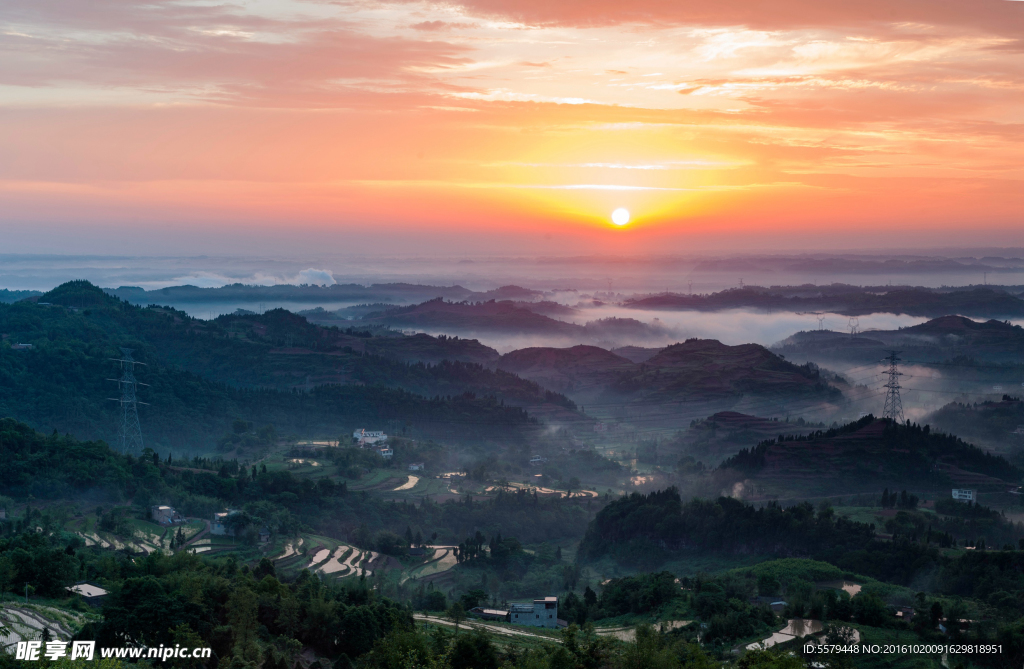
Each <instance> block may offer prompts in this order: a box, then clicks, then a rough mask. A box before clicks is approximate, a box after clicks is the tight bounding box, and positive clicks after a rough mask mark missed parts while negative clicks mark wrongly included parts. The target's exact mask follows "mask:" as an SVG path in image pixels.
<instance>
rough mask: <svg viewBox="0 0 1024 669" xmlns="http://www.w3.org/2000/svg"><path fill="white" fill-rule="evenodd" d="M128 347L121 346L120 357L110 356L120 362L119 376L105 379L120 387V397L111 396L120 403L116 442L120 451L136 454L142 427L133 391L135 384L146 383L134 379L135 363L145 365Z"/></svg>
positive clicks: (139, 447)
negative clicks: (118, 429) (119, 421)
mask: <svg viewBox="0 0 1024 669" xmlns="http://www.w3.org/2000/svg"><path fill="white" fill-rule="evenodd" d="M132 350H133V349H130V348H122V349H121V355H122V356H123V357H121V358H111V360H113V361H114V362H119V363H121V378H119V379H107V380H108V381H114V382H115V383H117V384H118V386H119V387H120V388H121V397H111V398H109V399H111V400H112V401H114V402H118V403H120V405H121V429H120V432H119V433H118V444H119V446H120V448H121V452H122V453H131V454H133V455H138V454H139V453H141V452H142V427H141V426H140V425H139V410H138V405H139V404H146V403H145V402H140V401H139V400H138V399H137V398H136V396H135V391H136V387H137V386H144V385H147V384H145V383H139V382H138V381H136V380H135V365H145V364H146V363H144V362H136V361H135V360H134V359H133V358H132Z"/></svg>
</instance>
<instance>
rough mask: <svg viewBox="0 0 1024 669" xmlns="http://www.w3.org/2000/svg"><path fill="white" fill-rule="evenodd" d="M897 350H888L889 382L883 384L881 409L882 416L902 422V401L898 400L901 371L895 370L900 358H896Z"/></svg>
mask: <svg viewBox="0 0 1024 669" xmlns="http://www.w3.org/2000/svg"><path fill="white" fill-rule="evenodd" d="M898 353H899V351H890V352H889V357H888V361H889V382H888V383H886V384H885V387H886V391H885V408H884V409H882V416H883V417H884V418H889V419H890V420H892V421H893V422H897V423H903V422H905V421H906V419H905V418H904V417H903V402H902V401H901V400H900V380H899V377H901V376H903V373H902V372H900V371H899V370H897V364H898V363H899V361H900V359H899V358H897V357H896V356H897V354H898Z"/></svg>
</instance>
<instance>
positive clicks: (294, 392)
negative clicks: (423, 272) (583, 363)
mask: <svg viewBox="0 0 1024 669" xmlns="http://www.w3.org/2000/svg"><path fill="white" fill-rule="evenodd" d="M43 298H44V299H41V300H39V302H40V303H36V302H30V301H22V302H18V303H15V304H9V305H0V334H2V335H3V341H4V344H3V345H0V415H7V416H11V417H15V418H19V419H22V420H25V421H27V422H29V423H30V424H32V425H34V426H37V427H39V428H40V429H45V430H51V429H54V428H57V429H59V430H61V431H71V432H74V433H76V434H78V435H80V436H82V437H84V438H104V439H110V438H111V437H112V435H113V432H114V430H115V428H114V424H115V421H114V413H115V412H114V410H113V408H112V407H113V404H112V403H110V402H108V401H107V398H108V397H110V396H112V395H114V394H116V386H114V385H113V384H112V383H110V382H109V381H107V379H108V378H110V377H111V376H113V375H114V374H116V363H113V362H111V361H110V359H111V358H115V357H118V356H119V352H118V348H119V347H129V348H132V349H134V350H135V358H136V360H139V361H140V362H144V363H146V364H147V366H146V367H145V368H140V371H139V377H140V378H139V380H140V381H143V382H145V383H148V384H150V387H148V388H143V389H142V390H141V391H140V394H141V395H142V397H141V398H140V399H142V400H144V401H147V402H149V404H150V405H149V406H148V407H144V408H143V409H142V414H143V421H144V423H145V424H146V429H147V431H148V435H149V437H150V438H151V439H153V440H154V441H155V442H156V443H162V444H164V445H166V446H168V447H174V448H176V449H182V448H189V449H191V450H207V449H209V448H211V447H212V445H213V444H214V443H215V442H216V439H217V438H218V437H220V436H221V435H222V434H224V432H226V431H227V430H228V429H229V426H230V424H231V421H232V419H234V418H242V419H245V420H249V421H252V422H256V423H258V424H265V423H274V424H275V425H276V426H277V428H278V430H279V431H286V432H291V433H295V434H299V435H310V436H315V435H319V436H331V437H335V436H336V435H338V434H341V433H344V432H345V431H350V430H352V429H355V428H357V427H366V426H368V425H385V424H387V423H388V422H389V421H391V422H392V424H394V425H396V426H405V429H406V430H411V431H412V432H411V433H416V432H418V433H419V434H420V435H421V436H434V437H437V436H441V435H444V436H445V437H446V438H450V439H452V440H463V441H465V440H469V441H474V440H479V439H485V440H487V439H500V440H512V441H518V440H521V439H525V438H526V437H525V435H526V434H527V433H529V432H531V431H533V430H536V429H537V426H536V424H535V423H534V421H533V420H532V419H531V418H530V417H529V416H528V415H527V414H526V413H525V412H524V411H523V410H522V408H521V407H522V406H526V405H529V406H532V407H534V408H535V409H537V410H538V411H540V412H541V413H544V412H548V413H551V412H552V411H555V412H557V413H558V414H559V415H563V416H564V415H569V416H570V417H571V416H575V412H574V411H573V405H572V403H571V402H570V401H569V400H567V399H566V398H565V397H562V396H559V395H557V394H555V393H552V392H550V391H548V390H545V389H543V388H541V387H539V386H538V385H537V384H535V383H533V382H531V381H527V380H523V379H520V378H518V377H516V376H514V375H512V374H509V373H507V372H502V371H496V370H490V369H486V368H484V367H483V366H481V365H479V364H476V363H470V362H462V361H458V360H455V361H446V362H444V363H442V364H437V365H427V364H424V363H415V364H409V363H406V362H403V361H402V360H401V359H392V358H386V357H383V356H382V355H378V354H374V353H372V352H371V351H374V350H377V351H383V352H392V353H394V354H395V355H396V357H400V356H407V357H408V356H412V355H414V354H415V352H416V351H417V350H420V351H422V350H430V351H433V352H434V353H435V354H437V352H439V351H440V352H444V351H452V352H453V355H457V354H459V353H460V352H470V354H471V355H483V356H486V355H488V351H489V349H486V348H485V347H481V346H480V345H479V344H478V343H476V342H466V341H464V340H455V339H451V338H436V339H435V338H430V337H426V336H422V337H410V338H398V337H383V338H377V337H373V336H372V335H369V336H367V335H368V333H362V332H357V331H349V332H343V331H339V330H336V329H328V328H322V327H318V326H315V325H312V324H309V323H308V322H306V321H305V319H303V318H301V317H298V316H295V315H294V314H290V313H288V312H285V311H283V310H275V311H272V312H268V313H267V314H263V315H261V316H255V315H252V316H226V317H221V318H220V319H218V320H216V321H213V322H207V321H198V320H196V319H192V318H190V317H188V316H187V315H185V314H183V313H182V312H178V311H175V310H173V309H168V308H160V307H155V308H140V307H136V306H134V305H131V304H128V303H126V302H123V301H121V300H119V299H117V298H114V297H111V296H109V295H107V294H105V293H104V292H103V291H101V290H99V289H98V288H96V287H95V286H92V285H91V284H89V283H87V282H71V283H68V284H64V285H63V286H60V287H58V288H56V289H54V290H53V291H50V292H49V293H47V294H45V295H44V296H43ZM41 303H46V304H41ZM378 339H379V340H380V341H378ZM11 342H17V343H27V344H32V348H31V349H22V350H19V349H15V348H12V347H11V346H10V343H11ZM429 398H433V399H429ZM517 405H518V406H517ZM488 435H489V436H488Z"/></svg>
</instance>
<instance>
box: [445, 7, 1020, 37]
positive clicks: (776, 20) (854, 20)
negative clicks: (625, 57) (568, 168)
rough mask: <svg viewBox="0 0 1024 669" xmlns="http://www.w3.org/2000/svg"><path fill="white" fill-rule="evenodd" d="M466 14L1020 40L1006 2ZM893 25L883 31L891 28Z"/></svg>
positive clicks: (543, 21)
mask: <svg viewBox="0 0 1024 669" xmlns="http://www.w3.org/2000/svg"><path fill="white" fill-rule="evenodd" d="M458 6H460V7H462V8H463V10H464V11H465V12H466V13H467V14H469V15H471V16H480V17H488V18H500V19H504V20H508V21H516V22H519V23H522V24H526V25H533V26H538V25H540V26H543V25H557V26H574V27H595V26H614V25H620V24H629V23H639V24H650V25H659V26H663V25H669V24H671V25H688V26H718V27H724V26H744V27H748V28H753V29H758V30H801V29H822V28H824V29H836V28H840V27H848V28H859V29H862V30H864V31H871V30H878V29H880V28H881V27H883V26H892V27H895V28H896V29H901V30H907V29H908V28H913V27H915V26H924V27H927V26H944V27H949V28H955V29H957V30H962V29H975V30H981V31H984V32H989V33H993V34H1002V35H1013V36H1018V37H1019V36H1024V3H1018V2H1005V1H1004V0H946V1H944V2H936V1H935V0H863V1H861V2H822V1H821V0H778V1H777V2H774V3H771V5H764V4H762V3H757V2H750V0H719V1H718V2H679V0H631V1H630V2H622V1H621V0H557V1H555V2H552V1H551V0H518V1H517V2H514V3H510V2H508V1H507V0H462V2H460V3H458ZM891 29H892V28H886V30H891Z"/></svg>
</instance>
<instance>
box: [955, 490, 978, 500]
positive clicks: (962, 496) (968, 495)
mask: <svg viewBox="0 0 1024 669" xmlns="http://www.w3.org/2000/svg"><path fill="white" fill-rule="evenodd" d="M953 499H955V500H956V501H958V502H977V501H978V496H977V493H975V491H973V490H966V489H958V488H953Z"/></svg>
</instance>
